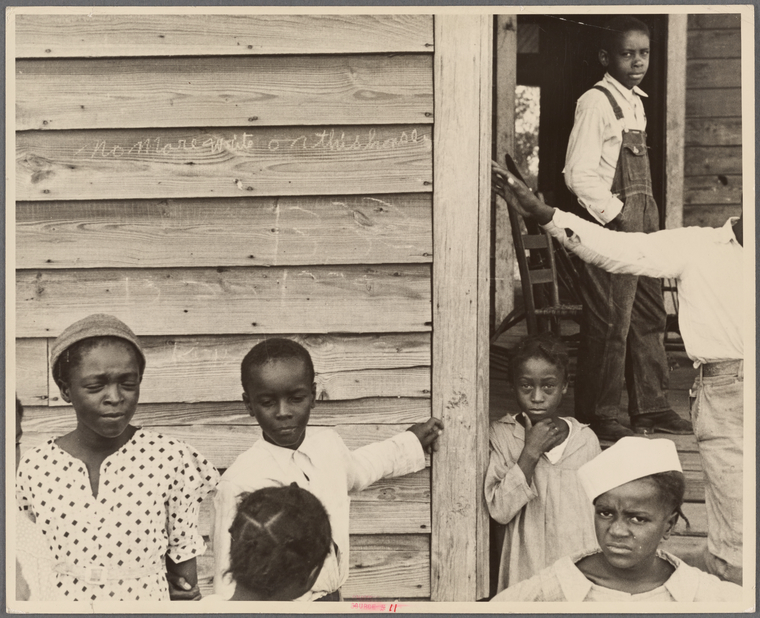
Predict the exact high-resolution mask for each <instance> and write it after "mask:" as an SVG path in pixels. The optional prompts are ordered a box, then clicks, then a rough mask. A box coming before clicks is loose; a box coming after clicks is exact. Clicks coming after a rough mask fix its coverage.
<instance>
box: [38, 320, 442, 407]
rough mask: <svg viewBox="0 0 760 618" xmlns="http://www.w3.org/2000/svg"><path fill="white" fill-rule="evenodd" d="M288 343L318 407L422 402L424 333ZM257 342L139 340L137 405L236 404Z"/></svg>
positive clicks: (426, 362)
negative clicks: (294, 346)
mask: <svg viewBox="0 0 760 618" xmlns="http://www.w3.org/2000/svg"><path fill="white" fill-rule="evenodd" d="M290 338H291V339H294V340H296V341H298V342H299V343H301V344H302V345H303V346H304V347H306V349H307V350H309V353H310V354H311V357H312V360H313V362H314V366H315V369H316V372H317V375H316V383H317V399H318V400H320V401H326V400H340V399H359V398H362V397H374V396H382V397H430V368H429V366H430V335H429V334H427V333H410V334H408V335H395V334H390V335H363V336H330V335H309V336H290ZM264 339H265V337H264V336H255V337H235V336H227V337H210V336H199V337H174V338H171V339H167V338H165V337H144V338H142V340H141V344H142V346H143V349H144V351H145V356H146V358H147V367H146V372H145V376H144V380H143V383H142V385H141V389H140V402H141V403H142V404H148V403H172V402H205V401H208V402H213V401H235V400H236V399H239V398H240V396H241V395H240V394H241V391H242V387H241V384H240V363H241V361H242V359H243V357H244V356H245V355H246V354H247V353H248V351H249V350H250V349H251V348H252V347H253V346H254V345H256V344H258V343H260V342H262V341H264ZM51 341H52V340H51ZM38 362H45V356H44V355H41V358H40V359H39V361H38ZM45 374H46V372H45V373H43V375H45ZM51 390H52V392H50V393H49V396H50V404H51V405H65V403H64V402H63V400H62V399H61V398H60V397H59V396H58V392H57V388H56V387H55V386H54V385H51ZM373 392H374V394H372V393H373ZM185 422H187V421H185Z"/></svg>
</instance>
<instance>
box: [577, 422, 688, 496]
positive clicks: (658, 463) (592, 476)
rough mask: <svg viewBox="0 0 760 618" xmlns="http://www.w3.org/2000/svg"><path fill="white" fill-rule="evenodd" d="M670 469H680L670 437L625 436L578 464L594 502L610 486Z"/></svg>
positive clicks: (582, 480) (585, 486)
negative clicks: (653, 438) (654, 438)
mask: <svg viewBox="0 0 760 618" xmlns="http://www.w3.org/2000/svg"><path fill="white" fill-rule="evenodd" d="M671 470H676V471H678V472H682V469H681V462H680V461H679V459H678V451H677V450H676V445H675V443H674V442H673V441H672V440H667V439H659V440H650V439H649V438H636V437H632V436H628V437H625V438H621V439H620V440H618V441H617V442H616V443H615V444H613V445H612V446H611V447H610V448H608V449H607V450H606V451H602V453H601V454H600V455H597V456H596V457H594V459H592V460H591V461H589V462H588V463H586V464H583V465H582V466H581V467H580V468H578V478H579V479H580V481H581V485H583V489H584V490H585V491H586V494H587V495H588V497H589V499H590V500H591V501H592V502H593V501H594V500H595V499H596V498H597V497H598V496H601V495H602V494H603V493H604V492H606V491H609V490H610V489H614V488H615V487H620V485H625V484H626V483H629V482H631V481H635V480H636V479H640V478H643V477H645V476H649V475H650V474H657V473H659V472H669V471H671Z"/></svg>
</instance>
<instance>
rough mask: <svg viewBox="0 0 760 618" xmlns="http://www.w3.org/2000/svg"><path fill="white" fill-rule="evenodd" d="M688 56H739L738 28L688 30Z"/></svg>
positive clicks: (739, 40) (739, 36)
mask: <svg viewBox="0 0 760 618" xmlns="http://www.w3.org/2000/svg"><path fill="white" fill-rule="evenodd" d="M687 53H688V57H689V58H690V59H695V58H741V33H740V31H739V30H729V29H721V30H692V31H691V32H689V46H688V49H687Z"/></svg>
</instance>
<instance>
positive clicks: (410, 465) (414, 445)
mask: <svg viewBox="0 0 760 618" xmlns="http://www.w3.org/2000/svg"><path fill="white" fill-rule="evenodd" d="M391 439H392V440H394V441H395V442H396V443H397V444H398V445H399V446H400V447H401V448H402V449H403V452H404V454H405V457H404V462H403V463H404V465H403V466H402V468H403V469H404V470H406V471H398V472H397V474H396V475H395V476H402V475H404V474H410V473H412V472H417V471H418V470H422V469H423V468H424V467H425V451H424V450H423V449H422V444H421V443H420V440H419V438H417V436H415V435H414V434H413V433H412V432H411V431H402V432H401V433H400V434H398V435H396V436H394V437H393V438H391Z"/></svg>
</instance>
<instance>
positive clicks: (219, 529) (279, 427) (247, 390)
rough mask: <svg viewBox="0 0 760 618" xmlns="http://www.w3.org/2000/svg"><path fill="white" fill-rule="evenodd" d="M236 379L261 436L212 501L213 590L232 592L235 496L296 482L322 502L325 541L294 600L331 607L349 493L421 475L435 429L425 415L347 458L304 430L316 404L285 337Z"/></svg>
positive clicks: (329, 440)
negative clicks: (312, 574)
mask: <svg viewBox="0 0 760 618" xmlns="http://www.w3.org/2000/svg"><path fill="white" fill-rule="evenodd" d="M241 379H242V383H243V390H244V392H243V401H244V402H245V404H246V407H247V408H248V411H249V413H250V414H251V416H253V417H255V418H256V420H257V422H258V423H259V425H260V426H261V431H262V434H263V437H262V439H261V440H258V441H257V442H255V443H254V445H253V446H252V447H251V448H250V449H248V450H247V451H246V452H245V453H243V454H242V455H240V456H239V457H238V458H237V459H236V460H235V462H234V463H233V464H232V466H230V467H229V468H228V469H227V471H226V472H225V473H224V475H223V476H222V479H221V481H220V483H219V486H218V488H217V493H216V496H215V497H214V508H215V519H214V592H215V593H216V594H219V595H222V596H224V597H225V598H229V597H230V596H232V593H233V592H234V583H232V581H231V580H230V578H229V576H228V574H227V569H228V568H229V552H230V534H229V528H230V525H231V524H232V521H233V519H234V517H235V512H236V506H237V499H238V496H239V495H240V494H242V493H244V492H252V491H255V490H257V489H261V488H262V487H270V486H286V485H290V484H291V483H296V484H297V485H298V486H299V487H302V488H303V489H306V490H308V491H310V492H311V493H313V494H314V495H315V496H316V497H317V498H319V500H320V501H321V502H322V504H324V506H325V509H326V510H327V513H328V515H329V516H330V525H331V527H332V535H333V548H332V550H331V552H330V554H329V555H328V556H327V559H326V560H325V563H324V566H323V567H322V571H321V572H320V574H319V578H318V579H317V581H316V582H315V583H314V586H313V587H312V589H311V590H310V591H309V592H308V593H307V594H306V595H305V596H304V597H302V598H301V599H299V600H305V601H309V600H311V601H316V600H318V599H322V600H328V601H339V600H340V592H339V591H340V587H341V586H342V585H343V584H344V583H345V581H346V579H347V578H348V517H349V502H350V500H349V496H348V494H349V492H350V491H357V490H362V489H365V488H366V487H368V486H369V485H371V484H372V483H374V482H375V481H377V480H380V479H382V478H388V477H393V476H402V475H404V474H409V473H411V472H416V471H417V470H421V469H423V468H424V467H425V455H424V449H426V448H428V447H432V448H433V449H435V447H436V440H437V439H438V436H439V435H440V434H441V432H442V430H443V424H442V423H441V421H439V420H438V419H436V418H432V417H431V418H430V419H429V420H428V421H427V422H425V423H417V424H416V425H412V426H411V427H410V428H409V429H408V430H407V431H405V432H402V433H401V434H398V435H396V436H394V437H392V438H390V439H388V440H384V441H382V442H376V443H374V444H369V445H367V446H364V447H361V448H359V449H356V450H355V451H353V452H352V451H349V450H348V448H346V445H345V444H344V443H343V440H342V439H341V438H340V436H339V435H338V434H337V433H336V432H335V431H333V430H332V429H324V430H318V431H312V430H310V429H308V422H309V415H310V413H311V410H312V408H314V402H315V399H316V383H315V382H314V365H313V363H312V360H311V356H310V355H309V352H308V351H307V350H306V349H305V348H304V347H303V346H301V345H300V344H298V343H297V342H295V341H292V340H290V339H282V338H273V339H267V340H265V341H263V342H261V343H259V344H258V345H256V346H254V347H253V348H252V349H251V351H250V352H248V354H247V355H246V356H245V358H244V359H243V362H242V366H241Z"/></svg>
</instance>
